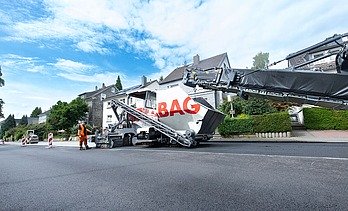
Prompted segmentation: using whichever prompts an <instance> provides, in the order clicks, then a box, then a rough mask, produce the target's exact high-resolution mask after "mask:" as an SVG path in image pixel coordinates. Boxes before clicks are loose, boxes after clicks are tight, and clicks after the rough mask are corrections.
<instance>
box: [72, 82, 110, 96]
mask: <svg viewBox="0 0 348 211" xmlns="http://www.w3.org/2000/svg"><path fill="white" fill-rule="evenodd" d="M113 86H115V84H112V85H109V86H105V87H102V88H100V89H98V90H95V91H91V92H84V93H82V94H79V95H78V96H79V97H81V96H82V95H86V99H87V98H91V97H94V96H96V95H98V94H100V93H103V92H104V91H105V90H107V89H109V88H111V87H113Z"/></svg>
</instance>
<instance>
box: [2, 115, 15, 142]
mask: <svg viewBox="0 0 348 211" xmlns="http://www.w3.org/2000/svg"><path fill="white" fill-rule="evenodd" d="M14 127H16V121H15V118H14V115H11V114H10V115H9V116H8V117H7V118H6V119H5V121H4V123H3V124H2V125H1V130H0V138H2V137H3V136H4V135H5V132H6V131H8V130H10V129H11V128H14Z"/></svg>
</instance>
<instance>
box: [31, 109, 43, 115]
mask: <svg viewBox="0 0 348 211" xmlns="http://www.w3.org/2000/svg"><path fill="white" fill-rule="evenodd" d="M40 114H42V110H41V107H36V108H35V109H34V110H33V111H32V112H31V114H30V117H38V116H39V115H40Z"/></svg>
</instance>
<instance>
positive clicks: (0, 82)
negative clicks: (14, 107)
mask: <svg viewBox="0 0 348 211" xmlns="http://www.w3.org/2000/svg"><path fill="white" fill-rule="evenodd" d="M1 76H2V73H1V66H0V87H2V86H4V85H5V81H4V79H2V78H1ZM4 104H5V103H4V101H3V100H2V99H0V118H4V114H3V113H2V107H3V105H4Z"/></svg>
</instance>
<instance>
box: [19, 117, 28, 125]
mask: <svg viewBox="0 0 348 211" xmlns="http://www.w3.org/2000/svg"><path fill="white" fill-rule="evenodd" d="M27 124H28V117H27V115H23V116H22V118H21V121H20V122H19V125H27Z"/></svg>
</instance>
